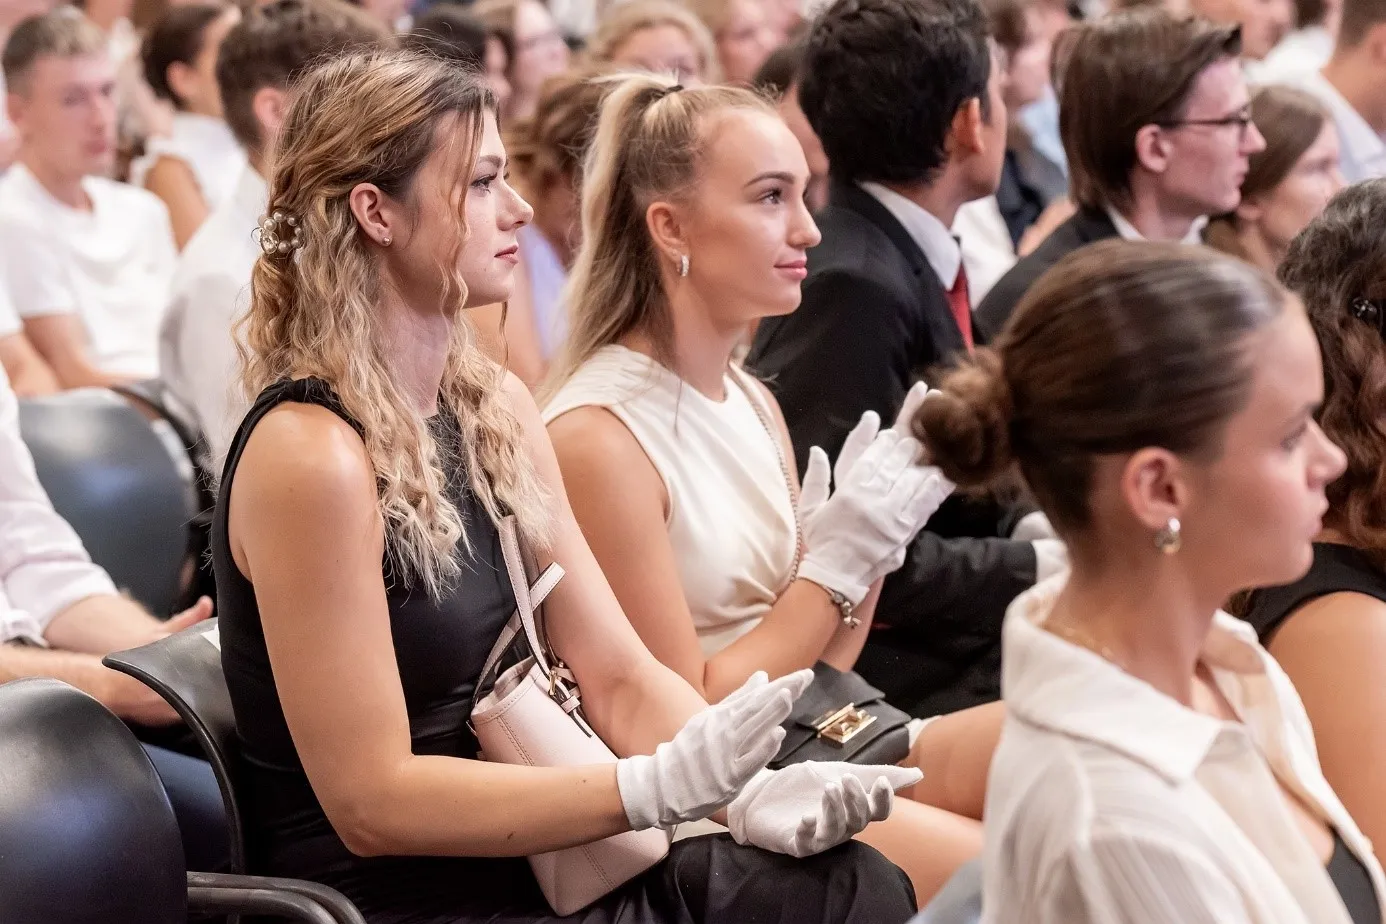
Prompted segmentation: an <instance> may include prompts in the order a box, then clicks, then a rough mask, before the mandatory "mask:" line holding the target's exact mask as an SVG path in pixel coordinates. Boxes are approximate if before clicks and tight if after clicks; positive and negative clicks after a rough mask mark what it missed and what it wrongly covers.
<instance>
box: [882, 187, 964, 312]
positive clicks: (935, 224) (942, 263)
mask: <svg viewBox="0 0 1386 924" xmlns="http://www.w3.org/2000/svg"><path fill="white" fill-rule="evenodd" d="M860 185H861V188H862V189H864V190H866V192H868V193H870V194H871V195H872V196H874V197H875V198H876V200H877V201H878V202H880V203H881V205H884V206H885V207H886V209H887V210H888V211H889V212H890V214H891V215H894V216H895V220H896V221H898V222H900V224H901V225H902V226H903V227H904V229H905V232H906V233H907V234H909V236H910V238H911V239H912V240H913V241H914V242H915V243H916V244H918V245H919V249H920V250H922V251H923V252H924V258H925V259H926V260H928V261H929V266H931V267H933V270H934V272H935V273H936V274H937V275H938V278H939V281H940V282H942V283H943V287H944V288H945V289H952V288H953V284H954V283H955V282H957V280H958V269H959V268H960V267H961V266H962V248H961V247H959V246H958V239H957V238H955V237H953V232H951V231H949V230H948V226H947V225H945V224H944V223H943V222H941V221H939V220H938V217H937V216H935V215H934V214H933V213H932V212H930V211H929V210H928V209H926V208H924V207H923V206H921V205H919V204H918V203H917V202H912V201H910V200H909V199H907V198H905V197H904V196H902V195H900V194H899V193H898V192H896V191H895V190H893V189H887V188H886V187H884V186H882V185H881V184H880V183H871V182H863V183H861V184H860Z"/></svg>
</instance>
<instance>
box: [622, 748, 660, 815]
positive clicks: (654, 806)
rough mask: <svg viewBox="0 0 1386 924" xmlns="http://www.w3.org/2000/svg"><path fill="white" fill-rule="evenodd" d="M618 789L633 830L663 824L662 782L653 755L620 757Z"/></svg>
mask: <svg viewBox="0 0 1386 924" xmlns="http://www.w3.org/2000/svg"><path fill="white" fill-rule="evenodd" d="M616 789H617V791H618V792H619V793H620V795H621V805H622V806H623V807H624V808H625V810H626V820H628V821H629V822H630V828H631V830H632V831H643V830H645V829H646V828H655V827H660V824H659V801H660V800H659V782H658V779H657V775H656V774H655V763H654V758H653V757H649V756H647V755H644V754H638V755H636V756H634V757H626V758H623V759H621V760H618V761H616Z"/></svg>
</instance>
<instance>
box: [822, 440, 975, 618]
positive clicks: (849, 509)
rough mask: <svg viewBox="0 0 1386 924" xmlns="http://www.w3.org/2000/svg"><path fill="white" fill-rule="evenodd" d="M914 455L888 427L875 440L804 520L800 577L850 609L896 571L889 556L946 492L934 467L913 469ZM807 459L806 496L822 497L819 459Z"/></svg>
mask: <svg viewBox="0 0 1386 924" xmlns="http://www.w3.org/2000/svg"><path fill="white" fill-rule="evenodd" d="M859 426H861V425H859ZM919 453H920V445H919V442H918V441H917V440H915V439H913V438H911V437H902V436H900V435H899V434H898V433H896V432H894V431H893V430H887V431H885V432H884V433H880V434H878V435H877V436H876V438H875V439H874V440H873V441H872V442H871V445H870V446H869V447H867V449H866V451H865V452H863V453H862V454H861V457H860V458H859V459H858V460H857V462H856V463H855V464H853V465H852V467H851V470H850V471H849V472H847V473H846V478H845V480H843V481H842V482H839V483H838V485H837V490H836V491H835V492H833V494H832V495H831V496H830V497H828V498H827V499H826V500H823V501H822V502H821V503H818V504H817V505H816V506H814V507H812V508H811V510H810V512H809V513H808V515H807V516H804V518H803V521H802V528H803V541H804V556H803V560H802V561H801V562H800V564H799V577H802V578H805V579H807V580H810V581H813V582H814V583H815V584H819V585H821V586H823V587H826V588H828V589H830V590H834V591H837V592H838V593H840V594H842V595H843V596H844V597H846V598H847V599H848V600H850V601H851V602H852V603H853V604H854V605H855V604H858V603H861V601H862V598H864V597H865V596H866V593H867V589H868V588H869V587H870V585H871V584H872V583H874V582H875V581H876V580H877V579H878V578H880V577H883V576H884V575H885V574H886V573H887V571H888V570H889V569H892V568H898V567H899V563H898V562H894V561H893V559H894V558H895V557H896V554H897V553H898V552H899V550H900V549H901V548H902V547H903V546H904V545H905V543H907V542H909V541H910V540H911V539H913V538H914V536H915V534H916V533H918V532H919V530H920V529H921V528H922V527H923V526H924V523H925V522H926V521H927V520H928V519H929V517H931V516H933V513H934V511H935V510H937V509H938V507H939V505H940V504H941V503H943V501H944V500H945V499H946V498H947V497H948V495H949V494H950V493H952V490H953V486H952V484H951V483H950V482H949V481H948V480H947V479H946V478H944V477H943V475H942V473H940V472H939V471H938V469H936V468H934V467H933V466H923V465H918V464H916V463H917V461H918V457H919ZM809 455H810V474H811V475H812V476H813V477H811V478H810V477H809V476H808V475H806V476H805V482H806V483H807V484H808V485H809V488H810V489H811V492H812V496H813V497H815V498H816V497H821V495H822V488H821V485H822V482H823V473H824V466H825V463H826V457H825V456H823V455H822V454H821V452H820V453H813V452H811V453H810V454H809ZM800 513H801V515H802V514H803V513H804V507H803V505H801V507H800Z"/></svg>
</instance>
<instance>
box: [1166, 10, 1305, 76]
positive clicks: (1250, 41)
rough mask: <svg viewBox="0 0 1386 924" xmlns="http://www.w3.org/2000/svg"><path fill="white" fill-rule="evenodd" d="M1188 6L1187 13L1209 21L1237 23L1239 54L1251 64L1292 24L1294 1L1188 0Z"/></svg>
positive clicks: (1233, 24)
mask: <svg viewBox="0 0 1386 924" xmlns="http://www.w3.org/2000/svg"><path fill="white" fill-rule="evenodd" d="M1188 5H1189V10H1190V12H1192V13H1193V14H1194V15H1195V16H1200V17H1202V18H1204V19H1207V20H1208V21H1209V22H1213V23H1217V24H1218V25H1226V26H1240V27H1241V33H1242V57H1243V58H1244V59H1245V60H1246V61H1247V62H1249V63H1251V64H1252V65H1253V67H1254V65H1255V64H1257V63H1259V62H1261V61H1263V60H1265V57H1266V55H1268V54H1270V53H1271V51H1272V50H1273V49H1274V48H1275V46H1276V45H1278V44H1279V43H1280V40H1281V39H1283V38H1284V37H1285V36H1286V35H1287V34H1288V33H1289V31H1290V29H1291V28H1292V27H1293V26H1294V24H1295V5H1294V0H1189V4H1188Z"/></svg>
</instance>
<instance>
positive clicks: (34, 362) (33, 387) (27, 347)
mask: <svg viewBox="0 0 1386 924" xmlns="http://www.w3.org/2000/svg"><path fill="white" fill-rule="evenodd" d="M0 367H3V368H4V371H5V374H6V375H7V376H9V379H10V383H11V384H12V385H13V386H14V392H15V394H17V395H19V396H20V397H22V398H27V397H29V396H31V395H46V394H51V393H52V392H55V391H57V390H58V380H57V378H56V377H55V376H54V375H53V370H52V369H50V368H49V367H48V363H46V362H44V361H43V357H41V356H39V355H38V352H37V351H36V350H35V349H34V345H33V344H32V343H30V342H29V338H28V337H26V336H24V322H23V321H21V320H20V319H19V315H18V313H16V312H15V310H14V302H13V301H11V300H10V290H9V287H8V286H7V285H6V284H5V274H4V273H3V272H0Z"/></svg>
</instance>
